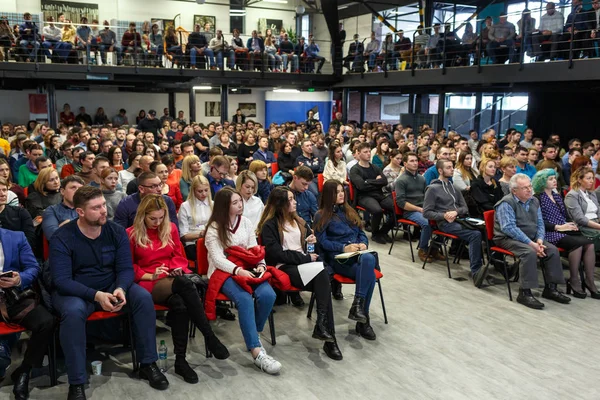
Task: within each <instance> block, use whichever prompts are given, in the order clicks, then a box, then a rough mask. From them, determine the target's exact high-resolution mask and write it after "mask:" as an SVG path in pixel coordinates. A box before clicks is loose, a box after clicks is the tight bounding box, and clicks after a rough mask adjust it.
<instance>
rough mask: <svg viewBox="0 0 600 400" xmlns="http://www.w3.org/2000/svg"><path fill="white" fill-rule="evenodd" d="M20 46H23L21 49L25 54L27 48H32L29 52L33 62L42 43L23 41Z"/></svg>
mask: <svg viewBox="0 0 600 400" xmlns="http://www.w3.org/2000/svg"><path fill="white" fill-rule="evenodd" d="M19 44H20V45H21V49H23V54H27V50H28V49H27V46H31V51H30V52H29V58H30V59H31V61H33V60H34V59H35V55H36V53H37V50H38V49H39V47H40V43H39V42H38V41H36V40H21V41H20V42H19Z"/></svg>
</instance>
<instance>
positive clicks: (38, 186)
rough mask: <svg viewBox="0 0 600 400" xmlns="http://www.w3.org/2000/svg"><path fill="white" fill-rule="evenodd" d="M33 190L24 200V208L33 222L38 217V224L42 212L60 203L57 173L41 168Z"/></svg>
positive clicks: (53, 170)
mask: <svg viewBox="0 0 600 400" xmlns="http://www.w3.org/2000/svg"><path fill="white" fill-rule="evenodd" d="M33 189H34V190H33V191H30V192H29V195H28V196H27V200H25V208H26V209H27V211H29V214H31V218H33V219H34V222H35V220H36V218H37V217H40V218H39V222H41V216H42V213H43V212H44V210H45V209H46V208H48V207H50V206H53V205H54V204H58V203H60V202H61V201H62V197H61V195H60V176H58V172H57V171H56V170H55V169H54V168H53V167H46V168H42V170H41V171H40V172H39V174H38V177H37V179H36V180H35V182H34V183H33Z"/></svg>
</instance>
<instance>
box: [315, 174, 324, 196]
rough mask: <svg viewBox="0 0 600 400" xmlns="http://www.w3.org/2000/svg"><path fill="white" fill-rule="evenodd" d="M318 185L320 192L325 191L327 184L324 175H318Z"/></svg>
mask: <svg viewBox="0 0 600 400" xmlns="http://www.w3.org/2000/svg"><path fill="white" fill-rule="evenodd" d="M317 183H318V185H319V192H322V191H323V185H324V184H325V177H324V176H323V174H319V175H317Z"/></svg>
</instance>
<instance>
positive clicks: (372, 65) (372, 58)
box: [369, 52, 379, 69]
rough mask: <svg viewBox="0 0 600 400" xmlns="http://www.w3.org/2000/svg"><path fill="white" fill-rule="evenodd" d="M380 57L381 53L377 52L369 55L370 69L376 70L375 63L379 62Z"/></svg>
mask: <svg viewBox="0 0 600 400" xmlns="http://www.w3.org/2000/svg"><path fill="white" fill-rule="evenodd" d="M378 55H379V53H377V52H373V53H371V54H369V69H373V68H375V61H376V60H377V56H378Z"/></svg>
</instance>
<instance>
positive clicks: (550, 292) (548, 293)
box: [542, 283, 571, 304]
mask: <svg viewBox="0 0 600 400" xmlns="http://www.w3.org/2000/svg"><path fill="white" fill-rule="evenodd" d="M542 297H543V298H545V299H548V300H554V301H556V302H558V303H561V304H569V303H570V302H571V298H570V297H569V296H565V294H564V293H562V292H559V291H558V289H557V288H556V283H549V284H547V285H546V286H545V287H544V291H543V292H542Z"/></svg>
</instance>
